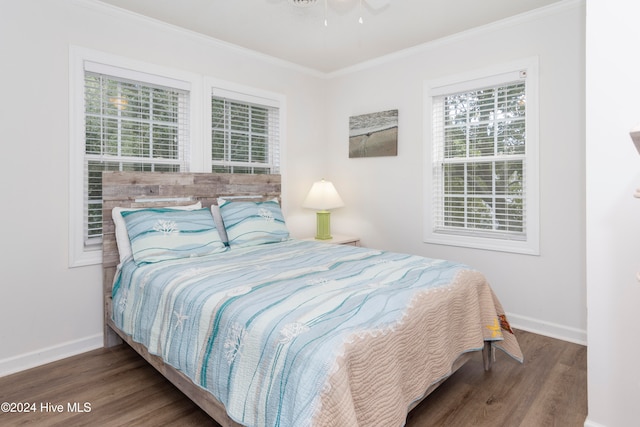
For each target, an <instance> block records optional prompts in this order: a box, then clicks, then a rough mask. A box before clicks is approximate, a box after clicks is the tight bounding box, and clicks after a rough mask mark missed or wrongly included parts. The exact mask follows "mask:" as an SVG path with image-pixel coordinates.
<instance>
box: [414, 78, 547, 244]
mask: <svg viewBox="0 0 640 427" xmlns="http://www.w3.org/2000/svg"><path fill="white" fill-rule="evenodd" d="M527 76H528V73H527V70H526V69H520V70H516V71H513V72H507V73H500V74H495V75H491V76H488V77H486V78H481V79H472V80H466V81H461V82H455V83H452V84H448V85H443V86H438V87H435V88H430V90H429V93H428V95H429V96H430V97H431V98H430V107H431V134H432V135H431V143H432V144H431V147H430V150H431V156H430V164H429V165H428V167H429V168H430V174H431V177H430V188H429V193H430V198H429V203H428V206H427V207H426V209H429V210H430V212H429V213H428V215H427V217H428V218H429V219H430V223H429V224H427V226H428V230H427V233H426V234H425V236H426V238H425V240H426V241H430V242H434V243H445V244H460V245H462V246H471V247H480V248H489V249H499V250H501V249H504V250H512V251H514V252H523V253H536V252H537V232H538V230H537V219H535V218H534V219H533V220H531V217H537V206H533V205H536V204H537V203H535V202H534V203H533V205H530V201H531V200H534V201H535V200H537V194H533V195H532V193H535V192H536V191H537V186H536V185H530V182H529V180H532V181H535V180H536V179H537V171H536V170H535V169H536V168H537V162H535V161H533V154H532V153H534V152H535V150H534V149H533V148H535V147H530V145H531V144H536V143H537V141H536V140H535V138H534V142H531V141H530V140H529V139H530V138H529V133H530V132H529V131H530V129H529V126H530V123H533V121H532V120H531V117H528V116H529V114H530V109H531V107H532V106H531V99H533V100H534V102H533V104H534V105H535V101H536V100H537V99H536V97H535V96H529V93H528V84H527ZM530 98H531V99H530ZM533 110H535V108H534V109H533ZM531 115H532V116H534V115H535V113H533V114H531ZM531 133H532V134H535V132H531ZM531 165H535V166H536V167H535V168H534V169H531ZM533 208H535V209H533ZM532 212H533V214H532ZM532 240H536V242H535V243H534V242H532ZM499 241H504V242H510V243H505V244H501V243H499ZM496 242H498V243H496ZM514 242H515V243H514ZM518 242H522V243H523V244H522V245H521V244H520V243H518ZM530 243H531V244H530ZM519 245H521V247H519Z"/></svg>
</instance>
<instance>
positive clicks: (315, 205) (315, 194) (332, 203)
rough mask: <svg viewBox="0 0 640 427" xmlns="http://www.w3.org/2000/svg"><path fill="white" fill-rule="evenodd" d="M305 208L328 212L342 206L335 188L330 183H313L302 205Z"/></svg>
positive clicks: (323, 181)
mask: <svg viewBox="0 0 640 427" xmlns="http://www.w3.org/2000/svg"><path fill="white" fill-rule="evenodd" d="M302 206H303V207H305V208H310V209H320V210H329V209H335V208H340V207H342V206H344V203H343V201H342V199H341V198H340V195H339V194H338V192H337V191H336V187H334V186H333V184H332V183H331V182H330V181H325V180H324V179H323V180H322V181H318V182H314V183H313V185H312V186H311V190H309V194H307V198H306V199H304V203H303V204H302Z"/></svg>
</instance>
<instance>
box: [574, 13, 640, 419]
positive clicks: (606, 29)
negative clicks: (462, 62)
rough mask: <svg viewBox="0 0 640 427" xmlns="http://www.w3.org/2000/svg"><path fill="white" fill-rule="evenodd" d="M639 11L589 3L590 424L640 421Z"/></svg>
mask: <svg viewBox="0 0 640 427" xmlns="http://www.w3.org/2000/svg"><path fill="white" fill-rule="evenodd" d="M639 16H640V4H639V3H638V2H630V1H625V0H613V1H608V2H602V1H593V0H588V1H587V20H586V22H587V50H586V57H587V61H586V70H587V73H586V75H587V78H586V105H587V107H586V119H587V120H586V189H587V294H588V299H587V302H588V307H589V316H588V325H589V328H588V332H589V347H588V363H589V371H588V382H589V417H588V422H587V423H586V424H585V425H589V426H593V427H596V426H609V427H618V426H621V427H626V426H632V425H638V420H640V405H638V402H639V401H638V396H640V365H639V364H638V353H639V352H640V339H639V337H640V322H639V321H638V307H639V304H640V283H639V282H638V280H637V279H636V273H637V272H639V271H640V199H636V198H634V197H633V194H634V192H635V190H636V188H638V187H640V155H638V152H637V151H636V149H635V148H634V146H633V144H632V142H631V138H630V137H629V131H630V130H631V128H632V127H634V126H636V125H638V124H640V102H639V99H640V56H638V46H639V45H640V27H639V26H638V17H639Z"/></svg>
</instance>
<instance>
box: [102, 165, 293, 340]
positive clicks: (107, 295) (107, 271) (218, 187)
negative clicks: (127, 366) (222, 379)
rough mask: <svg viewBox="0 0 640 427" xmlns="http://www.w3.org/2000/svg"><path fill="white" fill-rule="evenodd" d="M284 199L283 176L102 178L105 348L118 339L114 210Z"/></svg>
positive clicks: (116, 175) (138, 174)
mask: <svg viewBox="0 0 640 427" xmlns="http://www.w3.org/2000/svg"><path fill="white" fill-rule="evenodd" d="M280 195H281V177H280V175H248V174H226V173H225V174H222V173H174V172H111V171H110V172H103V174H102V201H103V205H102V233H103V234H102V271H103V275H102V281H103V291H104V303H105V306H104V309H105V310H104V314H105V328H104V332H105V335H104V340H105V346H106V347H109V346H111V345H115V344H116V343H117V341H118V338H117V337H116V336H115V335H114V333H113V331H112V330H111V328H110V327H109V326H108V323H109V319H110V313H111V292H112V286H113V277H114V275H115V272H116V266H117V265H118V263H119V262H120V257H119V255H118V247H117V245H116V238H115V226H114V224H113V220H112V218H111V211H112V210H113V208H114V207H118V206H120V207H125V208H141V207H150V206H179V205H188V204H192V203H195V202H198V201H200V202H202V205H203V206H204V207H210V206H211V205H213V204H217V198H218V197H229V196H262V197H265V198H274V197H275V198H278V199H280Z"/></svg>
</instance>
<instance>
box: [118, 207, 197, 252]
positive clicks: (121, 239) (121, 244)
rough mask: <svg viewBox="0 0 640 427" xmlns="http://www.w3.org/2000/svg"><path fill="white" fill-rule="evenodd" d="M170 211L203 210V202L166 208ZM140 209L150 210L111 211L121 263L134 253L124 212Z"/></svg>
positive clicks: (126, 209)
mask: <svg viewBox="0 0 640 427" xmlns="http://www.w3.org/2000/svg"><path fill="white" fill-rule="evenodd" d="M166 208H168V209H178V210H187V211H190V210H194V209H202V202H198V203H194V204H193V205H187V206H166ZM140 209H148V208H120V207H117V208H113V209H112V210H111V218H113V224H114V225H115V228H116V231H115V233H116V244H117V245H118V253H119V254H120V263H122V262H124V261H125V260H126V259H127V258H130V257H132V256H133V251H132V250H131V242H130V241H129V233H127V224H126V223H125V222H124V218H123V217H122V212H123V211H137V210H140Z"/></svg>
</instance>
